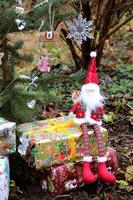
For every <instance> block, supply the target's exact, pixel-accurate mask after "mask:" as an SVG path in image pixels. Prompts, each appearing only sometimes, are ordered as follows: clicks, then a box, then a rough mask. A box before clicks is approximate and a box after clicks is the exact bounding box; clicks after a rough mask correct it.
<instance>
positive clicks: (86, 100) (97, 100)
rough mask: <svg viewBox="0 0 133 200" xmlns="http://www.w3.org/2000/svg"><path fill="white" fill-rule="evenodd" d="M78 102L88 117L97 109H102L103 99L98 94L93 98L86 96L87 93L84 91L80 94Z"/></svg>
mask: <svg viewBox="0 0 133 200" xmlns="http://www.w3.org/2000/svg"><path fill="white" fill-rule="evenodd" d="M80 102H81V103H83V105H84V106H85V107H86V112H85V115H86V116H90V115H91V113H92V112H94V111H96V109H97V108H99V107H103V105H104V97H103V96H102V95H101V94H100V93H99V92H97V94H96V95H95V96H94V95H93V96H88V94H87V92H86V91H84V92H81V94H80Z"/></svg>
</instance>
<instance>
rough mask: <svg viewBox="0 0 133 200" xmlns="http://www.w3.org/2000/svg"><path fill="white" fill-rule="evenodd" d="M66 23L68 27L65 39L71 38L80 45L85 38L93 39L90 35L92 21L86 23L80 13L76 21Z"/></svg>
mask: <svg viewBox="0 0 133 200" xmlns="http://www.w3.org/2000/svg"><path fill="white" fill-rule="evenodd" d="M66 23H67V26H68V35H67V38H70V39H72V38H73V39H74V40H75V41H77V42H78V44H82V43H83V41H87V38H90V39H94V37H93V35H92V33H91V31H92V28H91V26H92V25H93V20H89V21H87V19H86V18H83V16H82V14H81V13H80V14H79V15H78V18H77V19H73V21H69V22H66Z"/></svg>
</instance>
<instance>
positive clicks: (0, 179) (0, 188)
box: [0, 156, 10, 200]
mask: <svg viewBox="0 0 133 200" xmlns="http://www.w3.org/2000/svg"><path fill="white" fill-rule="evenodd" d="M9 186H10V175H9V161H8V158H7V157H5V156H0V200H8V196H9Z"/></svg>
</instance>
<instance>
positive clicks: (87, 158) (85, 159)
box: [83, 156, 92, 162]
mask: <svg viewBox="0 0 133 200" xmlns="http://www.w3.org/2000/svg"><path fill="white" fill-rule="evenodd" d="M83 161H84V162H85V161H86V162H92V156H84V157H83Z"/></svg>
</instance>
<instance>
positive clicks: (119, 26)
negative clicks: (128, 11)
mask: <svg viewBox="0 0 133 200" xmlns="http://www.w3.org/2000/svg"><path fill="white" fill-rule="evenodd" d="M132 18H133V14H132V15H131V16H130V17H128V18H127V19H126V20H125V21H124V22H122V23H121V24H119V25H118V26H116V27H115V28H114V29H113V30H112V31H110V33H108V34H107V35H105V36H104V37H103V38H102V39H101V40H100V41H99V43H98V44H97V45H96V47H95V49H98V48H99V47H100V46H101V45H102V44H103V43H104V42H105V40H106V39H108V38H109V37H110V36H111V35H113V34H114V33H115V32H116V31H118V30H119V29H120V28H121V27H122V26H124V25H125V24H126V23H127V22H128V21H130V20H131V19H132Z"/></svg>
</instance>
